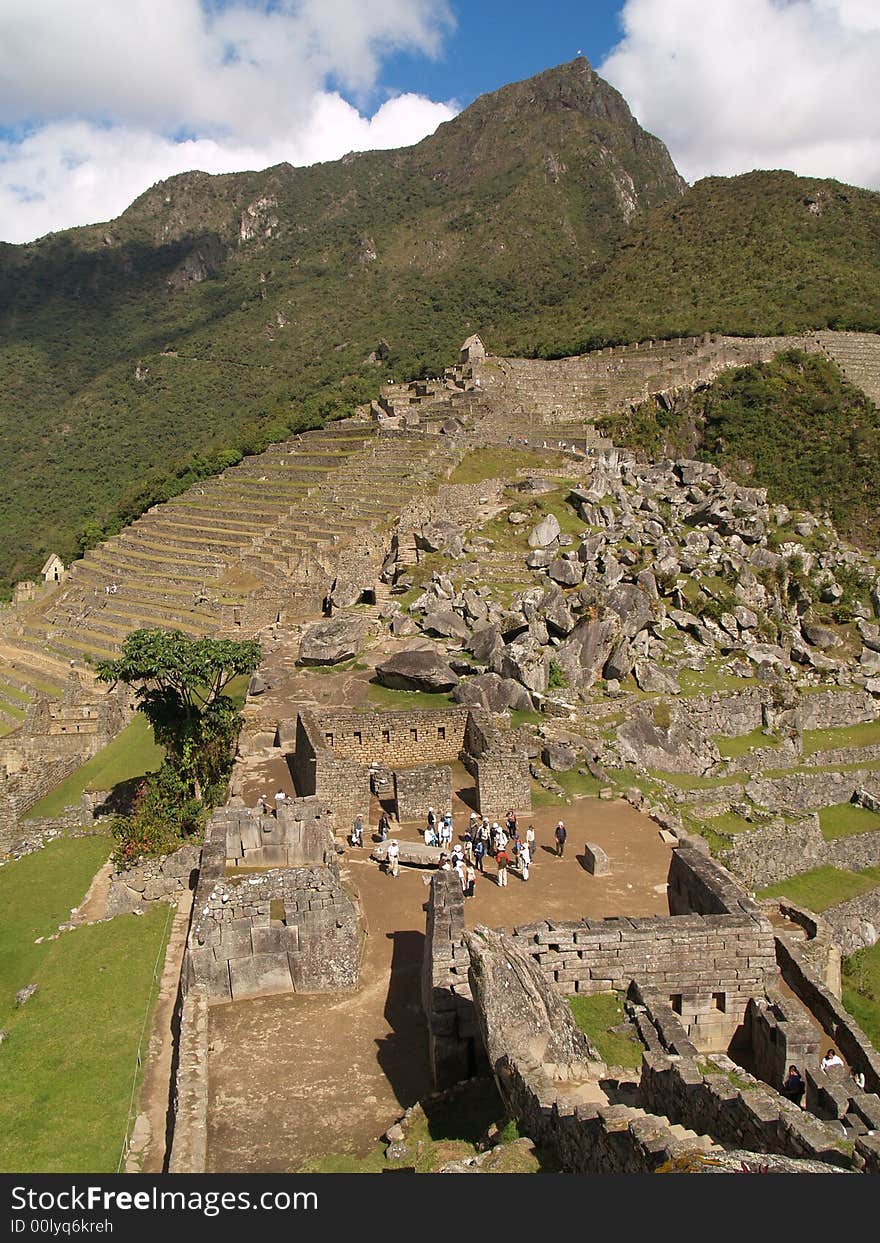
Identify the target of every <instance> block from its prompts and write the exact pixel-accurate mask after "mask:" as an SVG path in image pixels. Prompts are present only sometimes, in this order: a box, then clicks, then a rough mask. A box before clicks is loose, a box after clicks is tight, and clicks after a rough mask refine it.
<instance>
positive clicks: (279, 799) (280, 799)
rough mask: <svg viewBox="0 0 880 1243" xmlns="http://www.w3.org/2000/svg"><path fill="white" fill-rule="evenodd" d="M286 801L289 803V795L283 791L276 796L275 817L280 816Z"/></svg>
mask: <svg viewBox="0 0 880 1243" xmlns="http://www.w3.org/2000/svg"><path fill="white" fill-rule="evenodd" d="M286 801H287V795H286V794H285V793H284V791H283V790H279V791H278V793H277V794H276V795H275V815H276V816H279V815H280V814H281V808H282V807H283V806H284V804H285V802H286Z"/></svg>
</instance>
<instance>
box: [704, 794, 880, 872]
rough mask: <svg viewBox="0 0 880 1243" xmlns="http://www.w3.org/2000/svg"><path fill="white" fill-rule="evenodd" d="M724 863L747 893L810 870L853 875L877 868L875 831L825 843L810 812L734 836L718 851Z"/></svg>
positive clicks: (879, 837)
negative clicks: (833, 870)
mask: <svg viewBox="0 0 880 1243" xmlns="http://www.w3.org/2000/svg"><path fill="white" fill-rule="evenodd" d="M724 862H725V863H726V864H727V866H728V867H729V868H730V870H731V871H732V872H734V873H735V874H736V875H737V876H738V877H739V878H740V880H742V882H743V884H745V885H747V886H748V887H749V888H750V889H762V888H763V887H764V886H765V885H775V884H776V882H777V881H781V880H785V879H786V878H787V877H789V876H796V875H797V874H798V873H800V872H809V871H810V870H811V869H812V868H816V867H824V866H828V867H836V868H843V869H844V870H847V871H855V872H858V871H860V870H861V869H862V868H868V867H876V866H877V865H878V864H880V829H878V830H876V831H874V832H871V833H853V834H852V835H851V836H849V837H837V838H833V839H832V840H831V841H826V840H825V838H824V837H823V836H822V830H821V828H820V826H819V817H818V815H817V814H815V813H814V814H812V815H809V816H805V817H804V819H803V820H798V821H797V822H795V823H794V824H786V823H784V822H783V821H781V820H774V821H773V822H771V823H770V824H767V825H760V826H757V827H755V828H754V829H751V830H749V832H747V833H737V834H736V835H735V836H734V838H733V842H732V844H731V846H730V847H729V849H727V850H726V851H725V852H724Z"/></svg>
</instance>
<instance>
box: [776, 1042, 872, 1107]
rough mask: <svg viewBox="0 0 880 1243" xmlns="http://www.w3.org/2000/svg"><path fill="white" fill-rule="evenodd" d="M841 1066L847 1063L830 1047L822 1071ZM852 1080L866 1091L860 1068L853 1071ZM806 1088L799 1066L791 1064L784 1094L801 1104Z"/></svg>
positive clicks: (858, 1087) (820, 1067)
mask: <svg viewBox="0 0 880 1243" xmlns="http://www.w3.org/2000/svg"><path fill="white" fill-rule="evenodd" d="M841 1066H846V1063H845V1062H844V1060H843V1058H842V1057H841V1056H840V1054H839V1053H838V1052H837V1051H836V1050H835V1049H829V1050H828V1052H827V1053H826V1054H825V1056H824V1057H823V1058H822V1061H821V1062H820V1063H819V1069H820V1070H821V1071H822V1073H823V1075H825V1074H827V1073H828V1071H829V1070H835V1069H836V1068H837V1067H841ZM852 1080H853V1083H854V1084H855V1085H856V1088H857V1089H858V1090H859V1091H860V1092H864V1090H865V1076H864V1074H863V1073H862V1072H861V1071H859V1070H856V1071H853V1072H852ZM806 1090H807V1085H806V1083H805V1082H804V1077H803V1075H802V1074H801V1072H800V1071H799V1070H798V1068H797V1066H789V1068H788V1074H787V1075H786V1077H785V1082H784V1083H783V1085H782V1095H783V1096H784V1097H786V1098H787V1099H788V1100H790V1101H792V1102H793V1103H794V1104H795V1105H800V1103H801V1101H802V1100H803V1098H804V1092H806Z"/></svg>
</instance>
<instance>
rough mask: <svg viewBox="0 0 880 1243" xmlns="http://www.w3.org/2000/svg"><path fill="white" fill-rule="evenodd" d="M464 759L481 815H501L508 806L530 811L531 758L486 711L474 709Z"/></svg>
mask: <svg viewBox="0 0 880 1243" xmlns="http://www.w3.org/2000/svg"><path fill="white" fill-rule="evenodd" d="M462 760H463V761H464V764H465V766H466V768H467V769H468V772H470V773H471V775H472V776H473V778H474V782H475V785H476V800H477V810H478V811H479V812H481V814H482V815H484V816H488V817H489V818H490V819H500V818H501V816H502V815H503V814H504V812H505V811H507V810H508V808H514V809H515V810H516V811H531V807H532V786H531V779H530V774H529V758H528V755H527V754H526V752H525V750H524V749H523V747H522V745H521V743H520V742H519V741H518V739H517V738H516V736H515V735H510V734H505V733H502V731H501V730H497V729H495V728H494V727H493V726H492V725H491V724H490V723H489V720H488V718H487V717H486V716H485V715H484V714H482V713H479V712H477V711H473V710H472V711H471V712H470V713H469V715H468V720H467V729H466V731H465V737H464V751H463V753H462Z"/></svg>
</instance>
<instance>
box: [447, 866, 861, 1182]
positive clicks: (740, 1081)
mask: <svg viewBox="0 0 880 1243" xmlns="http://www.w3.org/2000/svg"><path fill="white" fill-rule="evenodd" d="M668 893H669V909H670V915H669V917H668V918H653V919H630V918H615V919H604V920H587V919H583V920H579V921H576V922H569V921H558V920H553V919H547V920H542V921H540V922H538V923H535V924H527V925H520V926H518V927H515V928H514V929H513V930H512V932H499V931H495V932H491V931H489V930H488V929H486V928H481V927H477V928H476V929H475V930H474V931H473V932H468V931H466V928H465V921H464V904H463V901H462V898H461V894H460V892H459V887H458V886H457V885H455V884H454V878H452V880H450V878H449V877H448V876H447V875H445V874H442V873H441V874H438V875H437V876H436V877H435V878H434V880H433V883H432V891H431V898H430V901H429V903H428V923H427V937H426V950H425V960H424V973H423V1004H424V1009H425V1014H426V1018H427V1020H428V1024H429V1028H430V1042H431V1058H432V1063H433V1068H434V1075H435V1081H436V1082H437V1084H438V1085H439V1086H445V1085H448V1084H451V1083H453V1082H455V1081H456V1080H457V1079H460V1078H462V1077H463V1076H467V1075H472V1074H474V1073H479V1072H481V1071H485V1070H490V1071H491V1072H492V1073H494V1075H495V1078H496V1080H497V1082H498V1085H499V1088H500V1090H501V1092H502V1094H503V1095H504V1096H505V1098H506V1100H507V1103H508V1106H509V1108H510V1110H511V1113H512V1114H513V1116H514V1117H515V1118H516V1119H517V1121H518V1123H519V1125H520V1127H521V1129H522V1130H524V1131H525V1132H526V1133H527V1134H528V1135H529V1136H530V1137H531V1138H532V1139H533V1140H535V1141H536V1142H538V1143H543V1144H546V1145H547V1146H548V1147H549V1148H551V1149H552V1150H553V1151H554V1152H555V1154H556V1157H557V1159H558V1160H559V1163H560V1165H561V1168H562V1169H563V1170H565V1171H567V1172H572V1173H612V1172H614V1173H648V1172H652V1171H654V1170H657V1169H660V1168H670V1165H671V1164H673V1163H676V1162H686V1163H688V1166H689V1168H691V1167H693V1165H694V1163H695V1162H696V1164H697V1165H698V1166H699V1165H700V1163H703V1162H705V1163H708V1164H709V1165H711V1166H715V1167H718V1168H725V1167H726V1168H729V1169H737V1168H738V1167H739V1165H740V1163H741V1162H742V1160H743V1159H745V1158H750V1157H751V1158H754V1157H755V1156H756V1155H758V1156H760V1157H762V1158H766V1157H767V1156H768V1155H769V1156H770V1157H771V1158H773V1159H774V1160H777V1159H778V1160H780V1162H781V1163H780V1164H774V1165H773V1168H774V1169H778V1170H780V1171H782V1170H785V1171H790V1172H826V1173H831V1172H835V1171H836V1170H839V1169H847V1170H851V1171H864V1172H877V1171H878V1169H880V1142H878V1138H877V1127H878V1123H880V1098H878V1096H877V1095H876V1091H877V1087H878V1086H880V1079H878V1071H880V1057H878V1054H877V1052H876V1050H874V1049H873V1048H872V1046H871V1045H870V1043H869V1042H868V1040H867V1039H866V1037H865V1036H864V1033H862V1032H861V1031H860V1030H859V1029H858V1028H857V1026H856V1025H855V1024H854V1022H853V1020H852V1019H851V1018H849V1016H847V1015H846V1012H845V1011H844V1010H843V1008H842V1007H841V1006H840V1004H839V1002H838V1001H837V1000H836V999H835V998H834V996H833V995H832V994H831V993H830V992H829V991H828V989H827V988H825V986H824V985H823V983H822V982H821V980H820V979H819V978H818V976H817V975H816V973H815V970H814V968H813V967H812V966H811V965H810V964H809V961H808V959H809V957H810V955H808V954H804V953H803V952H802V951H801V950H800V949H799V948H798V947H797V944H796V938H795V939H792V938H791V937H790V936H789V935H788V934H787V933H780V932H778V931H774V928H773V927H772V925H771V923H770V921H769V919H768V918H767V912H766V911H765V910H763V909H762V908H761V907H760V906H758V905H757V904H756V903H755V902H754V901H753V900H751V899H750V898H749V897H748V896H747V895H746V894H745V893H744V892H743V891H742V890H741V889H740V887H739V885H738V884H737V882H736V881H735V879H734V878H733V877H732V876H731V875H730V873H728V872H727V871H726V870H725V869H724V868H723V867H721V866H720V865H719V864H717V863H716V862H714V861H713V860H712V859H710V858H709V857H708V856H707V855H705V854H704V853H703V852H702V851H699V850H696V849H695V848H694V847H693V846H691V845H688V844H686V843H683V844H682V845H680V846H679V847H678V848H677V849H676V851H675V852H674V853H673V856H672V861H671V865H670V872H669V886H668ZM815 932H816V930H815V929H813V934H814V936H815ZM808 935H809V934H808ZM609 991H615V992H617V993H618V994H625V995H626V997H627V1002H626V1010H627V1012H628V1014H629V1016H630V1022H631V1026H632V1030H633V1032H637V1033H638V1039H639V1041H640V1043H641V1045H642V1046H643V1053H642V1062H641V1067H640V1069H639V1070H638V1071H626V1070H623V1069H621V1068H616V1067H609V1066H607V1065H606V1064H605V1063H604V1062H603V1061H602V1059H601V1057H600V1055H599V1053H598V1052H597V1051H596V1048H595V1047H594V1045H593V1044H592V1041H591V1040H590V1039H587V1038H585V1036H584V1035H583V1034H582V1033H581V1032H580V1031H579V1030H578V1029H577V1027H576V1025H575V1023H574V1021H573V1017H572V1014H571V1013H570V1012H569V1010H568V1007H567V1006H566V1005H565V1000H564V999H565V997H566V996H571V995H572V994H581V993H584V994H592V993H603V992H609ZM615 1030H616V1029H615ZM829 1038H833V1039H836V1040H837V1041H838V1043H839V1045H840V1048H841V1050H842V1051H843V1052H844V1055H845V1057H846V1059H847V1061H848V1065H849V1067H850V1069H851V1070H852V1071H853V1072H854V1073H860V1074H861V1075H863V1076H864V1083H863V1084H862V1085H861V1086H860V1085H859V1084H858V1083H856V1081H855V1079H854V1078H852V1077H851V1076H850V1072H849V1071H848V1070H847V1069H846V1068H845V1067H843V1066H841V1067H840V1068H839V1070H838V1071H836V1072H832V1071H831V1070H828V1071H823V1070H822V1069H821V1068H820V1066H819V1057H820V1049H821V1048H824V1047H825V1043H826V1041H827V1039H829ZM792 1062H794V1063H796V1064H797V1065H799V1066H800V1068H801V1070H802V1072H803V1074H804V1079H805V1084H806V1101H805V1108H804V1109H801V1108H800V1107H799V1105H797V1104H794V1103H792V1101H791V1100H788V1099H786V1098H785V1097H784V1095H781V1094H780V1091H779V1088H780V1085H781V1082H782V1076H783V1075H784V1073H785V1069H786V1067H787V1066H788V1065H789V1064H790V1063H792ZM763 1163H764V1162H763V1161H762V1164H763Z"/></svg>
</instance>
